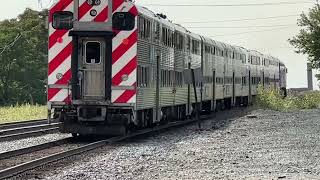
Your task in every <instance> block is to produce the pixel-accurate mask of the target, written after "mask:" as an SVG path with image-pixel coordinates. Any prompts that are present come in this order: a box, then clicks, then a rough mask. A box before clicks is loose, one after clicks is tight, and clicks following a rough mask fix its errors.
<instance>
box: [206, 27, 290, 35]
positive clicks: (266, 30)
mask: <svg viewBox="0 0 320 180" xmlns="http://www.w3.org/2000/svg"><path fill="white" fill-rule="evenodd" d="M288 28H290V27H282V28H273V29H265V30H260V31H247V32H240V33H234V34H221V35H215V36H211V37H220V36H235V35H241V34H249V33H258V32H268V31H275V30H282V29H288Z"/></svg>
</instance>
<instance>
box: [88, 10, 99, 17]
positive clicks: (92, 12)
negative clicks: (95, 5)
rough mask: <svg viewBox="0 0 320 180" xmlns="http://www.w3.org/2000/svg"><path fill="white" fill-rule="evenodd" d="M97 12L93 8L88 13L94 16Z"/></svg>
mask: <svg viewBox="0 0 320 180" xmlns="http://www.w3.org/2000/svg"><path fill="white" fill-rule="evenodd" d="M97 14H98V13H97V10H95V9H93V10H91V11H90V15H91V16H96V15H97Z"/></svg>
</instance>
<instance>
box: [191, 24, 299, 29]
mask: <svg viewBox="0 0 320 180" xmlns="http://www.w3.org/2000/svg"><path fill="white" fill-rule="evenodd" d="M287 26H296V24H283V25H269V26H268V25H265V26H202V27H196V26H189V27H188V26H187V27H186V28H195V29H215V28H217V29H220V28H221V29H227V28H266V27H287Z"/></svg>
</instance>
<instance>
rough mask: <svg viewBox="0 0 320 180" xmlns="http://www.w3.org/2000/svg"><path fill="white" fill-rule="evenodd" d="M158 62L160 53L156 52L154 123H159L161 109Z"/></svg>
mask: <svg viewBox="0 0 320 180" xmlns="http://www.w3.org/2000/svg"><path fill="white" fill-rule="evenodd" d="M160 62H161V51H160V50H156V82H155V83H156V99H155V105H156V109H155V113H154V114H155V118H154V119H155V122H160V121H161V107H160V83H161V77H160V73H161V69H160Z"/></svg>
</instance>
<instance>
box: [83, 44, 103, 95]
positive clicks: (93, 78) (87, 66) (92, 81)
mask: <svg viewBox="0 0 320 180" xmlns="http://www.w3.org/2000/svg"><path fill="white" fill-rule="evenodd" d="M80 42H81V43H82V45H81V47H82V50H81V52H80V53H81V55H80V56H79V57H80V59H79V61H80V62H79V64H80V65H81V66H80V69H79V70H80V72H82V82H81V91H82V93H81V94H82V98H83V100H104V99H105V87H106V80H105V74H106V73H105V59H106V57H105V53H104V52H105V49H106V43H105V41H104V39H99V38H94V39H91V38H90V39H87V38H84V39H82V40H81V41H80Z"/></svg>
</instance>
